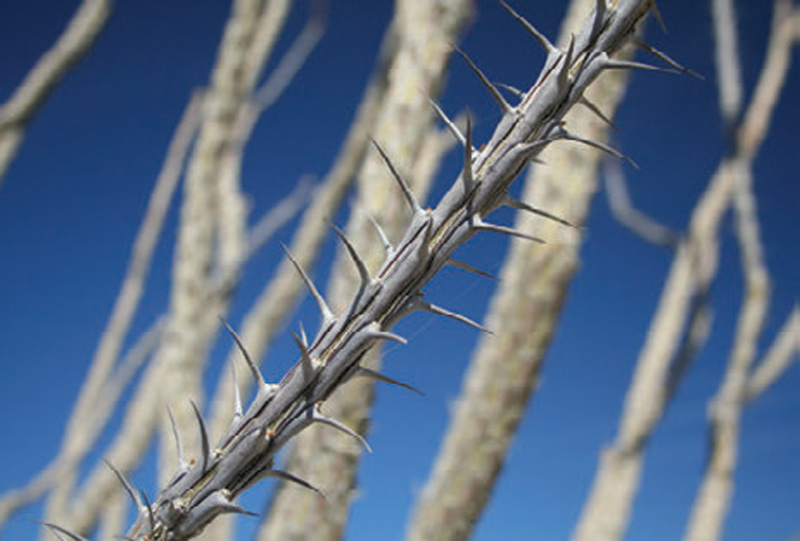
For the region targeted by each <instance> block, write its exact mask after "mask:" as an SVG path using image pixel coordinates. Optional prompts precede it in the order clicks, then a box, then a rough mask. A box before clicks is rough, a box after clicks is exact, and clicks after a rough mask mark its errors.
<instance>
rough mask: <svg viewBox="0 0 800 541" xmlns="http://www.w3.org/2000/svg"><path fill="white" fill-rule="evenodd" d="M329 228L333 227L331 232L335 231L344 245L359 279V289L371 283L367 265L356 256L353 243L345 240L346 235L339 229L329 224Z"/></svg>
mask: <svg viewBox="0 0 800 541" xmlns="http://www.w3.org/2000/svg"><path fill="white" fill-rule="evenodd" d="M331 226H332V227H333V230H334V231H336V234H337V235H339V239H340V240H341V241H342V244H344V246H345V248H347V252H348V253H349V254H350V258H351V259H352V260H353V262H354V263H355V264H356V268H357V269H358V275H359V276H360V277H361V287H365V286H366V285H367V284H369V283H370V282H371V281H372V277H371V276H370V275H369V270H368V269H367V264H366V263H364V260H363V259H361V256H360V255H358V252H357V251H356V248H355V246H353V243H352V242H350V239H348V238H347V235H345V234H344V231H342V230H341V229H339V228H338V227H337V226H336V224H334V223H331Z"/></svg>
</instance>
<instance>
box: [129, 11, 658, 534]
mask: <svg viewBox="0 0 800 541" xmlns="http://www.w3.org/2000/svg"><path fill="white" fill-rule="evenodd" d="M650 7H651V2H648V1H639V2H637V1H630V2H625V3H621V4H618V5H615V6H612V7H607V6H606V5H605V2H599V3H598V4H597V8H596V11H595V12H594V13H593V14H592V15H591V16H590V17H589V19H588V20H587V21H586V22H585V24H584V25H583V26H582V28H581V30H580V32H578V33H577V34H576V37H575V40H574V41H573V42H571V43H570V46H569V48H567V50H566V51H562V50H559V49H556V48H555V47H553V48H552V50H550V52H549V55H548V58H547V61H546V64H545V67H544V69H543V71H542V73H541V76H540V77H539V79H538V80H537V82H536V83H535V84H534V86H533V87H532V88H531V89H530V90H529V91H528V92H527V93H526V94H525V95H524V96H523V97H522V99H521V101H520V102H519V103H518V104H517V105H511V104H509V103H508V102H506V100H505V99H504V98H502V96H501V95H500V94H499V92H498V91H497V89H496V88H495V87H494V86H492V85H491V83H489V82H488V80H487V79H486V78H485V77H484V76H483V74H482V73H481V72H478V73H479V74H480V76H481V80H482V81H484V83H485V84H486V85H487V87H488V88H489V90H490V91H491V93H492V95H493V96H494V97H495V99H496V101H497V102H498V104H499V105H500V107H501V108H502V111H503V116H502V118H501V120H500V122H499V124H498V126H497V128H496V130H495V132H494V134H493V135H492V137H491V138H490V140H489V141H488V142H487V143H486V145H485V146H484V147H482V150H480V151H477V150H475V149H473V147H472V141H471V139H472V138H471V133H470V130H469V129H468V130H467V134H466V136H465V141H466V143H467V145H466V147H465V153H464V165H465V167H464V170H463V171H462V174H461V175H460V176H459V178H457V179H456V181H455V182H454V184H453V185H452V187H451V188H450V190H449V191H448V192H447V193H446V194H445V195H444V197H443V198H442V200H441V201H440V202H439V204H438V205H437V206H436V207H435V208H434V209H423V208H422V207H421V206H420V205H419V203H418V201H417V200H416V198H415V197H414V196H413V194H412V192H411V191H410V189H409V188H408V185H407V184H406V183H405V181H404V180H403V179H402V177H401V176H400V175H399V174H396V175H393V176H395V180H396V181H397V183H398V185H399V186H400V187H401V188H402V191H403V195H404V198H405V199H406V201H407V202H408V204H409V206H410V207H411V209H412V219H411V223H410V225H409V226H408V228H407V229H406V232H405V233H404V234H403V236H402V239H401V240H400V241H399V242H398V243H396V245H394V247H392V248H391V250H390V253H389V254H388V255H387V257H386V259H385V260H384V263H383V264H382V265H381V267H380V269H379V270H378V271H377V272H376V273H374V274H372V273H369V271H368V270H367V268H366V266H365V264H364V261H363V260H362V259H361V258H360V256H358V254H357V252H356V251H355V250H352V251H351V252H350V253H351V255H352V257H353V258H354V261H355V262H356V264H357V267H358V269H359V275H360V279H361V285H360V287H359V289H358V291H357V293H356V295H355V296H354V298H353V299H352V301H351V303H350V305H349V306H348V308H347V309H346V310H345V311H344V312H341V313H334V312H332V311H331V309H330V308H329V307H328V305H327V303H326V302H325V301H324V299H323V298H322V296H321V295H319V293H318V291H317V290H316V288H315V287H314V286H313V284H312V283H311V282H310V280H308V279H307V275H306V274H305V272H304V271H303V270H302V268H301V267H299V266H298V271H299V272H300V273H301V275H302V276H303V278H304V280H306V282H307V285H308V286H309V289H310V290H311V291H312V294H313V296H314V298H315V299H316V300H317V302H318V304H319V307H320V310H321V312H322V315H323V322H322V325H321V327H320V329H319V331H318V333H317V335H316V337H315V338H314V339H313V340H312V341H311V342H310V343H308V344H306V342H305V341H304V340H303V339H302V338H300V337H298V338H297V343H298V347H299V349H300V352H301V353H300V358H299V360H298V361H297V363H296V364H295V365H294V366H293V367H292V368H291V369H290V370H289V372H288V373H287V374H286V375H285V376H284V378H283V379H282V380H281V382H280V383H278V384H275V385H271V384H267V383H266V382H264V380H263V377H262V376H261V375H260V373H258V371H257V369H256V367H255V365H254V364H251V366H252V370H253V373H254V377H255V379H256V380H257V382H258V389H257V392H256V396H255V398H254V399H253V401H252V402H251V404H250V405H249V407H248V408H247V409H246V410H243V409H242V410H237V411H236V413H235V414H234V416H233V420H232V422H231V425H230V428H229V430H228V431H227V433H226V434H225V435H224V436H223V437H222V439H221V440H220V441H219V442H218V444H217V446H216V447H214V448H213V449H212V448H211V446H210V443H209V441H208V439H207V436H206V430H205V426H204V423H202V419H200V417H199V416H198V422H200V430H199V432H200V437H199V438H198V439H199V440H200V441H201V444H202V445H201V446H200V452H199V453H198V454H196V455H194V459H193V460H191V461H187V460H181V463H180V466H179V468H178V471H177V472H176V473H175V475H174V477H173V478H172V479H171V480H170V481H169V483H167V484H166V486H165V487H164V488H163V489H162V490H161V492H160V493H159V494H158V497H157V498H156V499H155V501H154V502H153V504H148V503H146V502H142V501H140V502H139V506H138V507H139V517H138V519H137V521H136V523H135V524H134V526H133V527H132V528H131V530H130V531H129V533H128V537H129V538H131V539H135V540H144V539H151V540H152V539H158V540H165V539H171V540H176V541H177V540H181V539H189V538H191V537H194V536H196V535H197V534H198V533H199V532H200V531H202V530H203V528H204V527H205V526H206V525H207V524H208V523H209V522H211V521H212V520H213V519H214V518H215V517H216V516H218V515H220V514H223V513H231V512H242V509H241V508H239V507H238V506H237V505H236V504H235V503H234V499H235V498H236V497H237V496H238V495H239V494H240V493H241V492H242V491H243V490H245V489H247V488H248V487H249V486H251V485H252V484H253V483H255V482H257V481H258V480H260V479H261V478H263V477H265V476H271V475H277V476H283V477H286V475H288V474H281V473H278V472H276V471H275V470H274V469H273V461H274V457H275V453H276V452H278V450H280V449H281V448H282V447H283V446H284V445H285V444H286V443H287V442H288V441H289V440H291V439H292V438H293V437H294V436H295V435H296V434H297V433H299V432H300V431H301V430H303V429H304V428H306V427H308V426H310V425H312V424H315V423H322V424H327V425H330V426H331V427H334V428H338V429H340V430H344V431H347V432H349V433H351V434H352V435H354V436H357V434H356V433H355V432H352V431H351V430H350V429H348V428H347V427H346V426H345V425H343V424H341V423H339V422H338V421H337V420H335V419H333V418H331V417H328V416H326V415H325V414H324V413H323V412H322V411H321V405H322V404H323V403H324V402H325V401H326V400H327V398H328V397H329V396H330V395H331V394H332V393H333V392H334V391H335V390H336V389H337V388H338V387H339V386H340V385H341V384H342V383H344V382H345V381H347V380H348V379H350V378H351V377H353V376H355V375H357V374H359V373H364V372H363V370H362V367H361V366H360V361H361V360H362V359H363V357H364V355H365V353H366V352H367V351H368V350H369V349H370V348H371V347H372V346H373V345H375V344H376V343H378V342H380V341H383V340H400V341H402V338H400V337H398V336H397V335H394V334H392V333H391V332H390V330H389V329H391V327H392V326H393V325H394V324H395V323H396V322H397V321H398V320H399V319H401V318H402V317H403V316H405V315H406V314H408V313H409V312H410V311H413V310H417V309H430V308H431V307H430V306H429V305H427V304H426V303H424V301H423V300H422V288H423V287H424V285H425V284H426V283H427V282H428V281H429V280H430V279H431V278H432V277H433V276H434V275H435V274H436V273H437V272H438V270H439V269H440V268H441V267H442V266H444V265H445V264H447V262H448V261H449V259H450V255H451V254H452V253H453V251H454V250H455V249H456V248H457V247H458V246H460V245H462V244H463V243H464V242H466V241H467V240H469V239H470V238H471V237H472V236H473V235H475V234H476V233H478V232H481V231H494V232H504V233H509V234H513V235H524V236H527V235H525V234H524V233H521V232H518V231H516V230H513V229H511V228H503V227H501V226H497V225H494V224H491V223H490V222H488V221H486V218H487V217H488V216H489V215H490V214H491V212H492V211H493V210H495V209H496V208H497V207H498V206H500V205H502V204H505V203H506V202H507V201H508V200H507V189H508V187H509V185H510V183H511V182H512V181H513V180H514V178H515V177H516V176H517V175H518V174H519V172H520V171H521V170H522V169H523V168H524V166H525V164H526V163H527V161H528V160H530V159H531V158H534V157H536V156H537V155H538V154H539V153H540V152H541V150H543V149H544V148H545V147H546V146H547V145H548V144H550V143H552V142H554V141H559V140H576V139H577V136H575V135H574V134H571V133H569V132H568V131H567V130H566V128H565V127H564V126H563V119H564V115H565V114H566V113H567V112H568V111H569V110H570V108H571V107H572V106H573V105H574V104H576V103H578V102H579V100H580V99H581V96H582V95H583V92H584V90H586V88H588V86H589V85H590V84H591V83H592V82H593V81H594V80H595V79H596V78H597V77H598V76H599V75H600V74H601V73H603V72H605V71H607V70H610V69H626V68H633V67H640V65H638V64H635V63H631V62H626V61H622V60H613V59H611V55H612V54H614V53H615V52H616V51H617V50H618V49H619V48H620V47H621V46H622V45H623V44H624V43H625V42H627V41H628V40H629V39H630V37H631V36H632V35H633V33H634V32H635V26H636V24H637V23H638V22H639V21H640V20H641V19H642V18H643V17H644V15H645V14H646V12H647V11H648V10H649V9H650ZM579 140H580V139H579ZM585 142H588V143H589V144H595V145H596V144H597V143H592V142H591V141H585ZM377 150H378V151H379V152H380V153H381V154H382V155H384V157H385V161H386V162H387V165H388V166H389V167H390V169H391V170H392V172H393V173H396V169H395V168H394V166H393V165H392V164H391V162H390V158H389V156H386V155H385V154H383V150H382V149H381V148H380V147H378V149H377Z"/></svg>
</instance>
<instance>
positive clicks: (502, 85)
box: [495, 83, 525, 99]
mask: <svg viewBox="0 0 800 541" xmlns="http://www.w3.org/2000/svg"><path fill="white" fill-rule="evenodd" d="M495 86H499V87H500V88H502V89H505V90H508V91H509V92H511V93H512V94H514V95H515V96H516V97H518V98H519V99H522V98H524V97H525V92H523V91H522V90H520V89H519V88H517V87H515V86H511V85H507V84H506V83H495Z"/></svg>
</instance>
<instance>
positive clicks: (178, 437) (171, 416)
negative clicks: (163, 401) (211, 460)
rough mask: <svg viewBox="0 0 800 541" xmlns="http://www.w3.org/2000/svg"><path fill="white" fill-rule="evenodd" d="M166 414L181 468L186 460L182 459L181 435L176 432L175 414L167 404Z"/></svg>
mask: <svg viewBox="0 0 800 541" xmlns="http://www.w3.org/2000/svg"><path fill="white" fill-rule="evenodd" d="M167 415H168V416H169V425H170V427H171V428H172V437H173V438H175V449H176V452H177V453H178V464H180V467H181V468H183V467H184V466H186V460H185V459H184V455H183V442H182V441H181V435H180V433H179V432H178V425H177V424H176V423H175V415H174V414H173V413H172V408H171V407H169V405H167Z"/></svg>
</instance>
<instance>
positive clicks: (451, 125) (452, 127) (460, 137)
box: [428, 98, 467, 145]
mask: <svg viewBox="0 0 800 541" xmlns="http://www.w3.org/2000/svg"><path fill="white" fill-rule="evenodd" d="M428 101H429V102H430V104H431V105H432V106H433V110H434V111H436V114H437V115H438V116H439V118H440V119H441V121H442V122H444V125H445V126H447V129H448V130H450V133H451V134H453V137H455V138H456V141H458V142H459V143H461V144H462V145H466V144H467V143H466V139H465V138H464V134H463V133H461V130H459V129H458V126H456V125H455V122H453V121H452V120H450V118H449V117H448V116H447V115H446V114H445V113H444V111H443V110H442V108H441V107H439V105H438V104H437V103H436V102H435V101H433V100H432V99H431V98H428Z"/></svg>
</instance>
